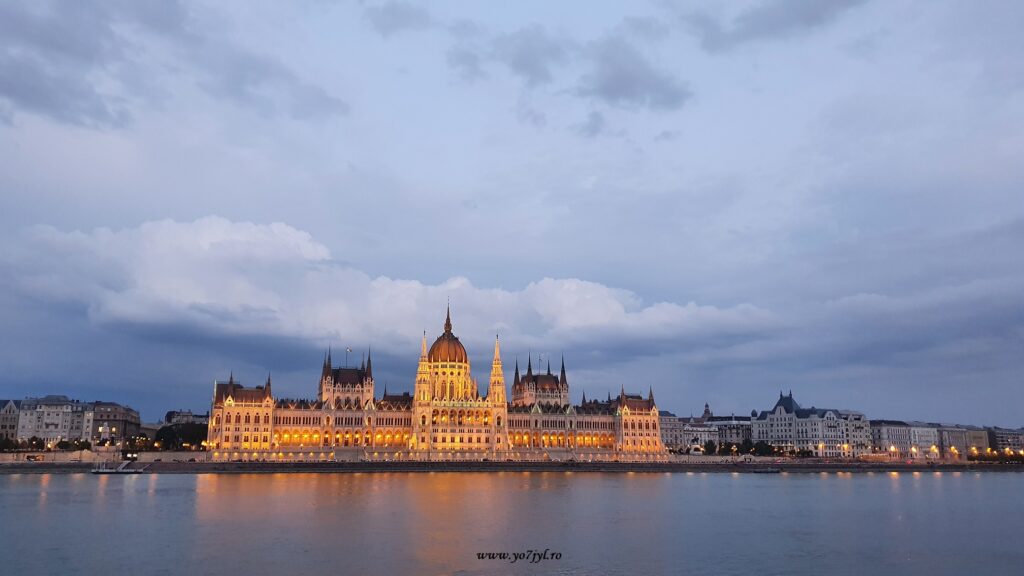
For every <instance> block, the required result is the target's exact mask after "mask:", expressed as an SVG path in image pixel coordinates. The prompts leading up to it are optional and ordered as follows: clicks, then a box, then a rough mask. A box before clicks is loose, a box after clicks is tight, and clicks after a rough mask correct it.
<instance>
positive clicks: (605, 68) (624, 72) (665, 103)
mask: <svg viewBox="0 0 1024 576" xmlns="http://www.w3.org/2000/svg"><path fill="white" fill-rule="evenodd" d="M586 58H587V60H588V61H589V64H590V66H589V70H588V71H587V72H586V73H584V74H583V76H581V77H580V80H579V84H578V86H577V88H576V93H577V94H579V95H580V96H583V97H586V98H592V99H595V100H598V101H601V102H604V103H606V104H609V105H611V106H617V107H622V108H646V109H650V110H675V109H677V108H680V107H681V106H682V105H683V104H685V103H686V101H687V100H689V99H690V97H691V96H692V93H691V91H690V89H689V87H688V86H687V85H686V84H685V83H684V82H682V81H680V80H679V79H677V78H675V77H674V76H673V75H672V74H670V73H668V72H665V71H662V70H658V69H657V68H655V67H654V65H653V64H651V62H650V61H648V59H647V58H646V57H645V56H644V55H643V54H642V53H641V52H640V51H639V50H637V48H636V47H635V46H633V45H632V44H630V43H629V42H628V41H626V40H625V39H623V38H620V37H614V36H611V37H607V38H605V39H603V40H599V41H597V42H594V43H593V44H591V45H590V46H589V47H588V48H587V49H586Z"/></svg>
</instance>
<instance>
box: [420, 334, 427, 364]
mask: <svg viewBox="0 0 1024 576" xmlns="http://www.w3.org/2000/svg"><path fill="white" fill-rule="evenodd" d="M420 357H422V358H426V357H427V331H426V330H424V331H423V344H421V345H420Z"/></svg>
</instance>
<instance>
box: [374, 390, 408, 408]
mask: <svg viewBox="0 0 1024 576" xmlns="http://www.w3.org/2000/svg"><path fill="white" fill-rule="evenodd" d="M377 409H378V410H412V396H411V395H410V394H409V393H408V392H403V393H401V394H388V393H387V392H385V393H384V397H383V398H381V399H380V400H379V401H378V402H377Z"/></svg>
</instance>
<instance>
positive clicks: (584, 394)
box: [580, 390, 587, 405]
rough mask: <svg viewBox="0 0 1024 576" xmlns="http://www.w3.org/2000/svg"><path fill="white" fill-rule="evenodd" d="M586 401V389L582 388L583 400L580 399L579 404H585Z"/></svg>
mask: <svg viewBox="0 0 1024 576" xmlns="http://www.w3.org/2000/svg"><path fill="white" fill-rule="evenodd" d="M586 403H587V391H586V390H584V391H583V400H580V404H581V405H582V404H586Z"/></svg>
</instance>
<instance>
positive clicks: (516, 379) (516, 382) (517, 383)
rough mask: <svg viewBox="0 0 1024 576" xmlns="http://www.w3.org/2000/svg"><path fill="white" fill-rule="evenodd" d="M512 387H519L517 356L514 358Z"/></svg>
mask: <svg viewBox="0 0 1024 576" xmlns="http://www.w3.org/2000/svg"><path fill="white" fill-rule="evenodd" d="M512 385H513V386H518V385H519V357H518V356H516V374H515V376H514V377H513V378H512Z"/></svg>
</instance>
